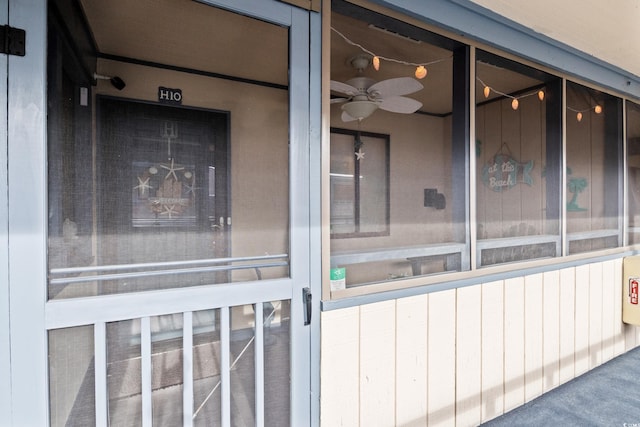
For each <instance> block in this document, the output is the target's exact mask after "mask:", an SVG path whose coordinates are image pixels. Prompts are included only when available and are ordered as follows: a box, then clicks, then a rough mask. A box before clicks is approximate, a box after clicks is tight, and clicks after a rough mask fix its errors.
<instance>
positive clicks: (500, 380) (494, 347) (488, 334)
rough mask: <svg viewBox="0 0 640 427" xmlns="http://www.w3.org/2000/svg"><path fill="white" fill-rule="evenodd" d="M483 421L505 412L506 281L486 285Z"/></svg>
mask: <svg viewBox="0 0 640 427" xmlns="http://www.w3.org/2000/svg"><path fill="white" fill-rule="evenodd" d="M481 377H482V420H481V421H482V422H486V421H489V420H491V419H493V418H495V417H497V416H499V415H502V414H503V413H504V283H503V282H502V281H501V280H500V281H496V282H490V283H485V284H483V285H482V369H481Z"/></svg>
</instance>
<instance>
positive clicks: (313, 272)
mask: <svg viewBox="0 0 640 427" xmlns="http://www.w3.org/2000/svg"><path fill="white" fill-rule="evenodd" d="M309 34H310V40H309V42H310V43H309V63H310V68H309V120H310V122H309V125H310V126H309V127H310V128H309V139H310V147H309V156H310V158H309V175H310V182H309V195H310V199H309V208H310V215H309V222H310V224H309V225H310V229H309V234H310V236H309V239H310V241H309V248H310V254H309V256H310V264H309V274H310V277H311V280H310V283H309V286H310V288H311V294H312V295H315V298H313V299H312V309H311V325H310V329H311V337H310V338H311V343H310V351H311V355H310V365H311V366H310V368H311V370H310V374H311V425H312V426H314V427H317V426H319V425H320V299H321V298H320V296H321V295H322V232H321V230H322V108H321V107H322V99H321V98H322V90H321V86H322V85H321V81H322V20H321V17H320V15H319V14H317V13H311V14H310V15H309Z"/></svg>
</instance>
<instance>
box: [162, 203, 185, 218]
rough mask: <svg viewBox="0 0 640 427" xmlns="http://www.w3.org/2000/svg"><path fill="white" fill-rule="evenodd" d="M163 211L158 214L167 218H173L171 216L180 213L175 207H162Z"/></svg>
mask: <svg viewBox="0 0 640 427" xmlns="http://www.w3.org/2000/svg"><path fill="white" fill-rule="evenodd" d="M162 207H163V208H164V210H163V211H162V212H160V215H168V216H169V218H173V216H172V215H179V214H180V212H178V211H177V210H176V205H162Z"/></svg>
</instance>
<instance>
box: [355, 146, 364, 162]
mask: <svg viewBox="0 0 640 427" xmlns="http://www.w3.org/2000/svg"><path fill="white" fill-rule="evenodd" d="M354 154H355V155H356V160H358V161H360V160H364V154H365V153H364V151H362V148H358V151H356V152H355V153H354Z"/></svg>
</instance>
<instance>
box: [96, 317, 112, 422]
mask: <svg viewBox="0 0 640 427" xmlns="http://www.w3.org/2000/svg"><path fill="white" fill-rule="evenodd" d="M106 329H107V328H106V323H105V322H97V323H96V324H94V325H93V351H94V359H93V361H94V370H95V372H94V375H95V384H94V386H95V396H96V397H95V400H96V401H95V410H96V427H107V425H108V409H107V406H108V405H107V402H108V400H109V397H108V393H107V387H108V386H107V332H106Z"/></svg>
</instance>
